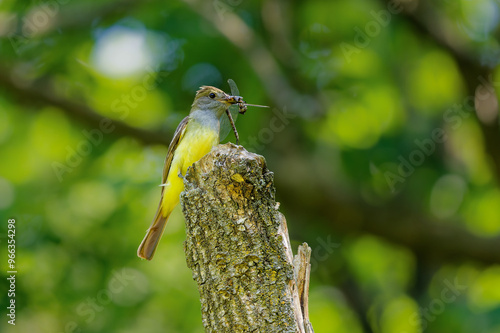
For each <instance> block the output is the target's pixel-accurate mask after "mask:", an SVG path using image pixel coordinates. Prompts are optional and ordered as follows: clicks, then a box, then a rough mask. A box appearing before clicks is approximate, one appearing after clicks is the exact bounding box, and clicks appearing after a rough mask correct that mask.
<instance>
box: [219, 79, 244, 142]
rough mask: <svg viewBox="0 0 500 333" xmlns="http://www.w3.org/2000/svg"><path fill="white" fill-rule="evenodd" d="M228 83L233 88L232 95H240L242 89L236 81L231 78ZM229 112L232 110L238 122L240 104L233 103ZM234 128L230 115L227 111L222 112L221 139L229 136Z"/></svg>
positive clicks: (234, 119)
mask: <svg viewBox="0 0 500 333" xmlns="http://www.w3.org/2000/svg"><path fill="white" fill-rule="evenodd" d="M227 83H229V87H230V88H231V95H233V96H239V95H240V91H239V90H238V87H237V86H236V83H234V81H233V80H231V79H229V80H227ZM229 112H231V116H232V117H233V121H234V122H235V123H236V118H238V113H239V106H238V105H237V104H234V105H231V106H230V107H229ZM232 129H233V128H232V126H231V122H230V121H229V118H228V116H227V115H226V114H225V113H224V114H222V116H221V118H220V131H219V136H220V141H223V140H224V139H225V138H226V137H227V135H228V134H229V132H231V131H232Z"/></svg>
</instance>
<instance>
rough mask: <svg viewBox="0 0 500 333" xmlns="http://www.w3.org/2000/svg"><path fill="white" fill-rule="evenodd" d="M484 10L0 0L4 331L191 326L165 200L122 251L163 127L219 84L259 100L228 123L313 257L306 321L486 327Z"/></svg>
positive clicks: (192, 291)
mask: <svg viewBox="0 0 500 333" xmlns="http://www.w3.org/2000/svg"><path fill="white" fill-rule="evenodd" d="M499 7H500V4H499V2H498V1H497V0H474V1H472V0H457V1H451V0H438V1H430V0H419V1H417V0H404V1H403V0H401V1H398V0H394V1H382V0H380V1H376V0H339V1H319V0H315V1H307V2H306V1H303V2H297V1H294V2H288V1H284V0H265V1H247V0H213V1H212V0H210V1H200V0H186V1H153V0H150V1H131V0H123V1H115V0H107V1H96V0H94V1H77V0H74V1H68V0H64V1H63V0H41V1H13V0H3V1H1V2H0V145H1V146H0V157H1V159H0V161H1V162H0V212H1V219H2V223H1V235H0V236H1V238H0V247H1V250H0V251H1V253H2V256H1V267H2V271H1V273H0V275H1V278H2V280H3V281H4V282H2V289H1V296H0V299H1V308H2V309H3V310H2V311H1V313H2V320H1V322H0V331H2V332H33V333H34V332H57V333H62V332H122V333H125V332H149V333H152V332H203V327H202V323H201V315H200V305H199V300H198V291H197V288H196V284H195V283H194V281H193V280H192V278H191V274H190V271H189V270H188V269H187V267H186V263H185V259H184V253H183V240H184V238H185V231H184V220H183V216H182V212H181V210H180V208H179V207H178V208H176V210H175V211H174V213H173V216H172V217H171V218H170V221H169V223H168V227H167V229H166V232H165V235H164V237H163V240H162V242H161V244H160V247H159V249H158V252H157V254H156V257H155V259H154V260H153V261H152V262H145V261H141V260H139V259H138V258H137V257H136V254H135V253H136V249H137V246H138V245H139V242H140V241H141V239H142V237H143V235H144V233H145V230H146V228H147V227H148V226H149V224H150V222H151V220H152V218H153V215H154V213H155V210H156V207H157V204H158V200H159V192H160V190H159V188H158V186H157V185H158V182H159V181H160V178H161V172H162V167H163V161H164V157H165V155H166V152H167V146H168V143H169V142H170V139H171V137H172V134H173V131H174V130H175V128H176V126H177V124H178V123H179V122H180V121H181V119H182V118H183V117H185V116H186V115H187V113H188V111H189V107H190V105H191V103H192V100H193V97H194V94H195V91H196V90H197V89H198V87H199V86H200V85H215V86H218V87H220V88H222V89H223V90H226V91H229V86H228V84H227V82H226V81H227V79H229V78H231V79H233V80H234V81H235V82H236V83H237V85H238V88H239V90H240V93H241V95H242V96H243V97H245V100H247V101H248V102H250V103H256V104H265V105H269V106H271V109H270V110H266V109H255V108H249V110H248V112H247V113H246V114H245V115H243V116H240V117H239V118H238V121H237V127H238V129H239V134H240V137H241V142H242V144H243V145H244V146H245V147H246V148H247V149H248V150H250V151H252V152H255V153H258V154H262V155H263V156H264V157H265V158H266V160H267V163H268V167H269V169H271V170H272V171H274V172H275V181H276V187H277V194H276V196H277V199H278V201H280V203H281V210H282V212H283V213H284V214H285V216H286V217H287V220H288V224H289V231H290V236H291V238H292V242H293V243H294V247H295V249H296V246H297V245H298V244H300V243H301V242H304V241H305V242H307V243H308V244H309V245H310V246H311V247H312V248H313V255H312V260H311V262H312V276H311V279H312V281H311V290H310V298H309V304H310V317H311V322H312V324H313V326H314V328H315V330H316V331H317V332H335V333H340V332H349V333H352V332H354V333H357V332H381V333H417V332H439V333H443V332H453V333H457V332H464V333H465V332H484V333H487V332H500V266H499V263H500V236H499V234H500V190H499V184H498V180H499V176H500V131H499V121H498V100H497V94H498V92H499V88H500V75H499V71H498V63H499V60H500V45H499V40H498V39H499V37H500V27H499V15H500V11H499V9H500V8H499ZM108 119H109V120H108ZM110 120H112V122H111V121H110ZM227 140H230V141H233V142H234V136H233V135H232V134H230V135H229V136H228V137H227V138H226V140H225V141H227ZM9 218H15V219H16V226H17V235H16V237H17V238H16V241H17V243H16V244H17V270H18V275H17V289H16V301H17V303H16V304H17V321H16V326H15V327H14V326H11V325H9V324H7V319H8V318H7V317H6V316H5V307H6V306H7V304H8V303H7V302H8V298H7V294H6V288H4V286H7V284H6V283H5V281H6V280H5V278H6V271H7V266H6V264H7V255H6V253H7V245H6V241H7V232H6V230H7V229H6V228H7V219H9Z"/></svg>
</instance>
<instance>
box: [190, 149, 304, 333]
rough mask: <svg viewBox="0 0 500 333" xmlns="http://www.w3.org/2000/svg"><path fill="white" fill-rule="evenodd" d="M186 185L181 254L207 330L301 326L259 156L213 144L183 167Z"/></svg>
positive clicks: (289, 261) (280, 220) (284, 243)
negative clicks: (194, 285)
mask: <svg viewBox="0 0 500 333" xmlns="http://www.w3.org/2000/svg"><path fill="white" fill-rule="evenodd" d="M184 186H185V190H184V192H182V194H181V204H182V210H183V212H184V215H185V217H186V234H187V237H186V242H185V252H186V260H187V264H188V267H189V268H190V269H191V270H192V272H193V279H194V280H195V281H196V282H197V284H198V289H199V292H200V300H201V311H202V321H203V325H204V327H205V331H206V332H280V333H282V332H306V330H304V318H303V315H302V311H303V310H302V309H300V308H301V306H298V307H299V309H297V299H298V296H297V295H298V289H297V283H296V279H295V275H294V267H293V258H291V250H290V248H289V243H290V242H289V239H288V233H287V232H286V221H285V219H284V216H283V215H282V214H281V213H279V211H278V207H279V204H278V203H277V202H276V201H275V188H274V184H273V173H272V172H271V171H270V170H268V169H267V166H266V162H265V159H264V158H263V157H262V156H260V155H256V154H253V153H249V152H248V151H246V150H245V149H244V148H243V147H241V146H236V145H234V144H231V143H229V144H225V145H219V146H217V147H216V148H214V149H213V150H212V151H211V152H210V153H209V154H207V155H206V156H204V157H203V158H202V159H201V160H199V161H198V162H197V163H195V164H193V166H191V167H190V168H189V169H188V172H187V174H186V176H185V179H184ZM283 224H284V225H283ZM307 264H308V263H307ZM306 307H307V305H306ZM297 313H299V314H300V318H298V314H297ZM306 321H307V323H308V319H307V320H306ZM309 325H310V324H309Z"/></svg>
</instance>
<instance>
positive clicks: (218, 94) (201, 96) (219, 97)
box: [191, 86, 243, 118]
mask: <svg viewBox="0 0 500 333" xmlns="http://www.w3.org/2000/svg"><path fill="white" fill-rule="evenodd" d="M242 100H243V99H242V98H241V97H240V96H230V95H228V94H226V93H225V92H223V91H222V90H220V89H218V88H215V87H211V86H202V87H201V88H200V90H198V91H197V92H196V97H195V98H194V102H193V105H192V106H191V111H194V110H201V111H209V112H213V113H214V114H215V115H216V116H217V118H220V117H221V116H222V114H223V113H224V111H226V109H228V108H229V107H230V106H231V105H232V104H236V103H238V102H240V101H242Z"/></svg>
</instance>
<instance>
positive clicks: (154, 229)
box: [137, 86, 243, 260]
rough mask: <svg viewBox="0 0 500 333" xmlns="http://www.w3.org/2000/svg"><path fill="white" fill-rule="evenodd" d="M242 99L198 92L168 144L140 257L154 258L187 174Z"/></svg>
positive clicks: (202, 89) (212, 89)
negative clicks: (158, 194) (156, 201)
mask: <svg viewBox="0 0 500 333" xmlns="http://www.w3.org/2000/svg"><path fill="white" fill-rule="evenodd" d="M242 102H243V99H242V97H240V96H232V95H228V94H226V93H225V92H224V91H222V90H220V89H218V88H216V87H212V86H202V87H200V89H199V90H198V91H197V92H196V96H195V98H194V101H193V104H192V105H191V111H190V112H189V115H188V116H187V117H185V118H184V119H183V120H182V121H181V122H180V124H179V126H177V129H176V130H175V133H174V137H173V138H172V141H171V142H170V145H169V147H168V152H167V156H166V158H165V166H164V167H163V176H162V182H161V185H160V186H161V198H160V203H159V205H158V209H157V211H156V215H155V217H154V219H153V222H152V223H151V226H150V227H149V229H148V230H147V232H146V236H145V237H144V239H143V240H142V242H141V244H140V245H139V248H138V250H137V255H138V256H139V257H140V258H142V259H146V260H151V259H152V258H153V256H154V254H155V251H156V248H157V246H158V243H159V241H160V239H161V236H162V234H163V231H164V229H165V225H166V223H167V220H168V218H169V216H170V214H171V213H172V211H173V209H174V208H175V206H177V204H178V203H179V195H180V193H181V192H182V191H183V190H184V183H183V177H184V176H185V175H186V171H187V168H188V167H189V166H191V165H192V164H193V163H195V162H197V161H198V160H199V159H200V158H202V157H203V156H205V155H206V154H207V153H208V152H210V150H211V149H212V148H213V147H214V146H216V145H218V144H219V129H220V118H221V117H222V115H223V113H224V112H225V111H226V110H227V109H228V108H229V107H230V106H231V105H233V104H240V103H242Z"/></svg>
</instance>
